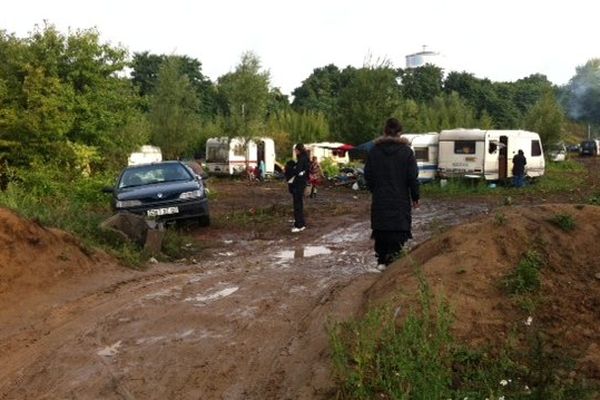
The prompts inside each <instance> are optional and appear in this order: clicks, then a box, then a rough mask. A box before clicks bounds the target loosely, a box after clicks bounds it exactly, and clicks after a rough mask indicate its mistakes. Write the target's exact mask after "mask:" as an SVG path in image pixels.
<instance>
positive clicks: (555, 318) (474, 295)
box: [366, 205, 600, 379]
mask: <svg viewBox="0 0 600 400" xmlns="http://www.w3.org/2000/svg"><path fill="white" fill-rule="evenodd" d="M557 216H562V221H563V222H565V221H566V222H567V223H566V225H568V222H574V227H573V229H572V230H570V231H569V230H568V229H567V230H563V229H561V227H560V226H558V225H557V224H556V218H557ZM553 220H554V221H553ZM563 228H565V226H563ZM566 228H568V227H566ZM599 237H600V207H595V206H583V207H582V206H575V205H544V206H537V207H528V208H516V207H515V208H504V209H499V210H498V211H496V213H495V214H494V215H491V216H488V217H485V218H480V219H478V220H475V221H474V222H471V223H469V224H465V225H462V226H458V227H455V228H452V229H450V230H448V231H447V232H445V233H442V234H440V235H438V236H437V237H434V238H433V239H431V240H429V241H427V242H425V243H423V244H422V245H420V246H418V247H417V248H415V249H414V250H413V251H412V252H411V253H410V255H409V256H407V257H406V258H404V259H402V260H400V261H398V262H397V263H395V264H394V265H392V266H391V267H390V268H389V269H388V270H387V271H386V272H385V273H384V274H383V275H382V276H381V279H379V280H378V281H377V282H376V283H375V284H374V285H373V286H372V287H371V288H370V289H369V290H368V291H367V292H366V297H367V300H368V304H382V303H388V302H390V301H391V302H393V304H395V305H399V306H400V310H401V313H402V312H406V310H407V306H408V305H410V304H414V303H415V302H416V301H417V299H415V297H416V295H415V294H416V293H417V291H418V289H417V288H418V281H417V278H416V274H415V268H416V267H420V268H419V270H420V271H422V276H423V277H424V278H425V279H426V281H427V282H428V284H429V286H430V287H431V289H432V292H433V293H434V294H435V295H439V294H443V295H444V296H445V297H446V299H447V300H448V302H449V303H450V306H451V308H452V310H453V313H454V315H455V324H454V333H455V335H456V336H457V338H458V339H459V340H461V341H463V342H466V343H469V344H471V345H476V346H478V345H494V344H501V343H504V342H506V340H507V338H508V337H509V336H510V335H515V332H516V335H517V339H523V336H524V335H525V334H526V331H527V330H529V331H531V330H532V329H536V330H539V331H541V332H544V333H545V334H546V335H547V337H548V338H549V343H550V345H551V346H552V349H554V350H557V351H561V352H566V353H567V354H568V355H569V356H570V357H573V358H574V359H575V360H577V361H578V363H577V365H578V368H579V370H580V371H583V372H584V374H585V375H586V376H588V377H590V378H595V379H599V378H600V346H599V345H598V343H600V330H599V329H598V321H599V320H600V279H599V276H598V274H599V273H600V246H599V245H598V238H599ZM531 251H535V252H536V253H537V254H539V256H540V259H541V260H542V267H541V269H540V283H541V286H540V288H539V290H537V291H536V292H535V299H537V300H534V303H532V302H529V303H528V302H527V301H526V300H527V298H528V296H521V297H520V298H519V297H515V296H511V295H510V294H509V293H508V292H507V288H506V286H505V282H506V277H507V276H509V275H510V274H511V273H513V272H514V271H515V269H516V267H517V265H518V264H519V262H520V261H521V260H522V259H523V257H524V256H525V255H526V254H527V253H528V252H531ZM530 254H531V253H530ZM529 298H530V299H531V296H529ZM532 305H533V307H532ZM529 317H532V319H530V320H529V321H528V319H529ZM511 332H512V333H511ZM524 332H525V333H524ZM519 335H520V337H519Z"/></svg>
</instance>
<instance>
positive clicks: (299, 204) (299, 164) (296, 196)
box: [288, 143, 310, 233]
mask: <svg viewBox="0 0 600 400" xmlns="http://www.w3.org/2000/svg"><path fill="white" fill-rule="evenodd" d="M294 151H295V152H296V164H295V165H294V167H293V171H292V173H291V174H290V176H291V178H288V184H289V185H290V186H289V187H290V192H291V193H292V199H293V201H294V227H293V228H292V233H297V232H302V231H303V230H305V229H306V223H305V221H304V190H305V189H306V183H307V180H308V175H309V169H310V162H309V161H308V154H307V153H306V149H305V148H304V144H302V143H298V144H297V145H296V146H295V148H294Z"/></svg>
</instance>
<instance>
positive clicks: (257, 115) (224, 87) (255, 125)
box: [217, 52, 270, 142]
mask: <svg viewBox="0 0 600 400" xmlns="http://www.w3.org/2000/svg"><path fill="white" fill-rule="evenodd" d="M269 82H270V76H269V73H268V72H267V71H264V70H263V69H262V67H261V64H260V59H259V58H258V56H256V55H255V54H254V53H252V52H247V53H244V54H243V55H242V58H241V60H240V63H239V64H238V65H237V66H236V68H235V70H234V71H233V72H229V73H227V74H225V75H223V76H221V77H220V78H219V79H218V84H217V90H218V93H219V97H220V99H221V107H222V112H223V114H224V115H225V116H226V117H227V118H226V121H227V126H228V131H227V132H226V134H227V136H231V137H233V136H237V137H241V138H243V139H244V140H245V142H247V141H248V140H249V139H251V138H254V137H256V136H259V135H261V134H263V132H264V126H265V121H266V117H267V108H268V105H269V100H270V98H269V97H270V92H269Z"/></svg>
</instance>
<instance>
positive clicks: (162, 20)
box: [0, 0, 600, 94]
mask: <svg viewBox="0 0 600 400" xmlns="http://www.w3.org/2000/svg"><path fill="white" fill-rule="evenodd" d="M3 3H4V4H2V6H1V11H0V29H4V30H6V31H8V32H11V33H16V34H17V35H18V36H25V35H27V33H28V32H30V31H31V29H32V28H33V26H34V25H35V24H40V23H42V22H43V21H44V20H47V21H48V22H50V23H52V24H54V25H56V26H57V27H58V28H59V29H60V30H62V31H66V30H67V29H69V28H71V29H77V28H90V27H96V28H98V30H99V31H100V33H101V35H102V38H103V40H106V41H110V42H112V43H113V44H117V43H120V44H122V45H124V46H125V47H127V48H128V49H129V51H130V52H132V53H133V52H138V51H144V50H148V51H151V52H154V53H168V54H181V55H188V56H191V57H194V58H197V59H199V60H200V61H201V62H202V64H203V72H204V73H205V74H207V75H208V76H209V77H210V78H211V79H213V80H215V79H216V78H218V77H219V76H220V75H222V74H224V73H226V72H228V71H230V70H232V69H233V68H234V67H235V65H236V64H237V62H238V61H239V59H240V56H241V54H242V53H243V52H244V51H246V50H252V51H254V52H255V53H256V54H257V55H258V56H259V57H260V58H261V60H262V63H263V66H265V67H266V68H267V69H269V70H270V72H271V81H272V84H273V86H277V87H280V88H281V89H282V90H283V92H284V93H288V94H289V93H290V92H291V91H292V90H293V89H294V88H296V87H297V86H299V85H300V84H301V82H302V80H304V79H305V78H307V77H308V76H309V75H310V73H311V71H312V70H313V69H314V68H316V67H320V66H324V65H327V64H330V63H334V64H336V65H338V66H339V67H345V66H346V65H353V66H357V67H358V66H361V65H363V63H364V61H365V59H366V58H367V57H368V55H369V54H370V55H372V58H373V59H377V58H384V57H385V58H388V59H389V60H390V61H392V62H393V64H394V65H395V66H398V67H404V63H405V58H404V56H405V55H407V54H410V53H414V52H417V51H420V50H421V48H422V45H424V44H426V45H428V47H429V49H430V50H434V51H439V52H440V53H441V54H442V55H443V58H442V63H443V65H442V66H443V67H444V68H445V69H446V70H460V71H462V70H466V71H468V72H472V73H474V74H476V75H477V76H479V77H488V78H490V79H492V80H516V79H519V78H522V77H524V76H527V75H530V74H532V73H536V72H539V73H543V74H546V75H547V76H548V78H549V79H550V80H551V81H552V82H554V83H557V84H564V83H566V82H567V81H568V80H569V79H570V78H571V76H572V75H573V74H574V73H575V67H576V66H577V65H581V64H584V63H585V62H586V61H587V60H588V59H590V58H592V57H600V28H599V26H598V25H599V24H598V22H599V16H600V2H598V1H596V0H587V1H584V0H568V1H564V0H559V1H554V0H546V1H542V0H539V1H538V0H494V1H489V0H446V1H443V0H410V1H405V0H404V1H403V0H396V1H391V0H390V1H387V0H368V1H359V0H293V1H292V0H278V1H277V0H245V1H244V0H220V1H201V0H197V1H191V0H168V1H165V0H163V1H155V0H145V1H141V0H95V1H86V0H79V1H73V0H38V1H34V0H21V1H10V2H8V1H5V2H3Z"/></svg>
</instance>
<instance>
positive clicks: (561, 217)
mask: <svg viewBox="0 0 600 400" xmlns="http://www.w3.org/2000/svg"><path fill="white" fill-rule="evenodd" d="M550 223H552V224H553V225H555V226H557V227H558V228H560V229H562V230H563V231H565V232H570V231H572V230H573V229H575V220H574V219H573V217H572V216H570V215H568V214H556V215H555V216H554V217H552V218H551V219H550Z"/></svg>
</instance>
